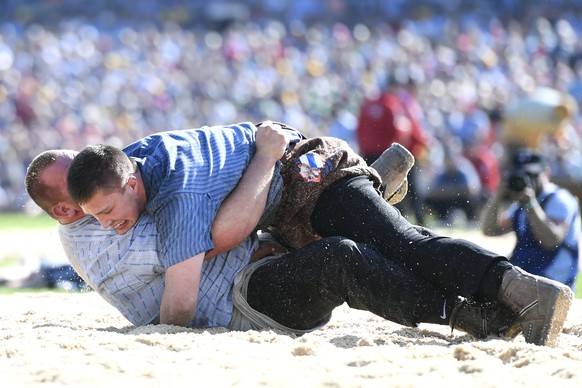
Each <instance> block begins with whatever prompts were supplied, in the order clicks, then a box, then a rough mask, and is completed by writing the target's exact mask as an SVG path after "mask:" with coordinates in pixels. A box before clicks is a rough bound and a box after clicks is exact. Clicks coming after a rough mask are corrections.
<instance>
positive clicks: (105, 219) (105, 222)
mask: <svg viewBox="0 0 582 388" xmlns="http://www.w3.org/2000/svg"><path fill="white" fill-rule="evenodd" d="M97 221H99V223H100V224H101V227H102V228H105V229H107V228H109V227H110V226H111V220H110V219H109V218H108V217H97Z"/></svg>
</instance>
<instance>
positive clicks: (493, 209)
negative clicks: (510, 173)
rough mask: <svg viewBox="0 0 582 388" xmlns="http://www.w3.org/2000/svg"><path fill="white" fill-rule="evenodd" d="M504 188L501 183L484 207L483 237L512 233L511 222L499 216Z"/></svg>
mask: <svg viewBox="0 0 582 388" xmlns="http://www.w3.org/2000/svg"><path fill="white" fill-rule="evenodd" d="M506 190H507V189H506V186H505V184H504V183H501V185H500V187H499V189H498V190H497V191H496V192H495V194H494V195H493V197H492V198H491V199H490V200H489V202H487V205H485V212H484V215H483V222H482V224H481V231H482V232H483V234H484V235H485V236H501V235H504V234H507V233H509V232H511V231H512V228H511V220H510V219H508V218H507V217H504V216H502V215H501V205H502V204H503V203H505V201H504V200H503V197H504V194H505V192H506Z"/></svg>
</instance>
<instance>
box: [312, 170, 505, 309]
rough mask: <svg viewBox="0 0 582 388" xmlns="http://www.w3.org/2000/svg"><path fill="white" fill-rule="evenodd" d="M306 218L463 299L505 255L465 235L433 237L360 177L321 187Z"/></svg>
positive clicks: (328, 233)
mask: <svg viewBox="0 0 582 388" xmlns="http://www.w3.org/2000/svg"><path fill="white" fill-rule="evenodd" d="M311 222H312V225H313V228H314V230H315V231H316V232H317V233H318V234H319V235H321V236H323V237H326V236H342V237H346V238H349V239H351V240H353V241H356V242H358V243H366V244H370V245H373V246H375V247H376V248H377V249H378V250H379V252H380V253H381V254H382V255H383V256H384V257H386V258H387V259H390V260H392V261H395V262H399V263H401V264H402V265H403V266H405V267H406V268H408V269H410V270H411V271H413V272H414V273H415V274H416V275H418V276H420V277H421V278H423V279H425V280H426V281H428V282H430V283H431V284H433V285H435V286H436V287H437V288H438V289H439V290H442V292H446V293H449V294H454V295H461V296H464V297H467V298H469V297H474V296H476V295H478V294H483V290H480V289H479V287H480V285H481V282H482V280H483V277H484V274H485V273H486V272H487V270H488V269H489V268H491V267H492V266H493V265H495V264H497V263H499V262H501V261H503V260H507V259H506V258H505V257H503V256H500V255H498V254H495V253H493V252H490V251H488V250H486V249H484V248H482V247H480V246H478V245H476V244H473V243H471V242H469V241H467V240H463V239H455V238H450V237H444V236H438V235H436V234H434V233H432V232H430V231H429V230H428V229H425V228H421V227H418V226H415V225H412V224H411V223H410V222H408V221H407V220H406V219H405V218H404V217H402V215H401V214H400V212H399V211H398V210H397V209H396V208H395V207H393V206H391V205H389V204H388V203H387V202H386V201H385V200H384V199H383V198H382V197H381V195H380V194H379V193H378V191H377V190H376V189H375V188H374V187H373V186H372V183H371V182H370V181H369V180H368V179H367V178H365V177H361V176H358V177H346V178H343V179H340V180H338V181H336V182H334V183H333V184H331V185H330V186H329V187H328V188H326V189H325V191H324V192H323V193H322V195H321V196H320V198H319V201H318V202H317V205H316V206H315V210H314V212H313V214H312V216H311ZM496 281H497V280H496ZM498 281H499V282H500V280H498ZM485 283H489V281H487V282H485ZM493 283H494V282H493ZM488 288H492V287H488ZM485 294H486V295H490V296H491V298H492V299H493V298H494V297H495V296H496V295H497V290H496V289H494V290H493V289H492V290H485ZM495 299H496V298H495ZM492 301H493V300H492Z"/></svg>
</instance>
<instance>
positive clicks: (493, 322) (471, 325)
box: [449, 299, 521, 339]
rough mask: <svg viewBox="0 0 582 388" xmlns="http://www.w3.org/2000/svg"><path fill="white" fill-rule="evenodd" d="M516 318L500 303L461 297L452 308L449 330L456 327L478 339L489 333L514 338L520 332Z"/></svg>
mask: <svg viewBox="0 0 582 388" xmlns="http://www.w3.org/2000/svg"><path fill="white" fill-rule="evenodd" d="M517 318H518V316H517V315H516V314H515V313H514V312H513V311H511V310H510V309H509V308H507V307H505V306H504V305H502V304H501V303H494V302H486V303H485V302H475V301H469V300H467V299H461V300H460V301H459V303H457V305H456V306H455V307H454V309H453V312H452V314H451V318H450V320H449V326H451V330H454V329H457V330H460V331H463V332H465V333H467V334H470V335H472V336H473V337H475V338H480V339H483V338H486V337H488V336H490V335H495V336H498V337H505V338H515V337H516V336H517V335H518V334H519V333H520V332H521V327H520V325H519V324H518V323H517Z"/></svg>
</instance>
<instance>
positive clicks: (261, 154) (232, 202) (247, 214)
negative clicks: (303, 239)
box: [206, 121, 287, 259]
mask: <svg viewBox="0 0 582 388" xmlns="http://www.w3.org/2000/svg"><path fill="white" fill-rule="evenodd" d="M286 146H287V140H286V139H285V135H284V132H283V130H282V129H281V126H280V125H277V124H274V123H272V122H270V121H266V122H264V123H263V124H261V126H259V127H258V128H257V151H256V153H255V156H254V157H253V158H252V159H251V161H250V163H249V165H248V167H247V169H246V171H245V173H244V174H243V176H242V178H241V180H240V181H239V183H238V185H237V186H236V188H235V189H234V190H233V191H232V193H230V194H229V195H228V197H226V199H225V200H224V202H223V203H222V205H221V206H220V209H219V210H218V214H217V215H216V218H215V219H214V223H213V224H212V239H213V241H214V249H213V250H212V251H211V252H209V253H208V254H207V255H206V258H207V259H208V258H211V257H213V256H216V255H217V254H219V253H221V252H226V251H228V250H230V249H232V248H234V247H235V246H237V245H239V244H240V243H241V242H242V241H244V239H245V238H247V237H248V236H249V235H250V234H251V233H252V232H253V230H254V229H255V228H256V226H257V224H258V222H259V220H260V218H261V215H262V214H263V211H264V210H265V205H266V203H267V196H268V194H269V187H270V185H271V181H272V179H273V172H274V170H275V163H276V162H277V161H278V160H279V159H281V157H282V156H283V154H284V152H285V148H286Z"/></svg>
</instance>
